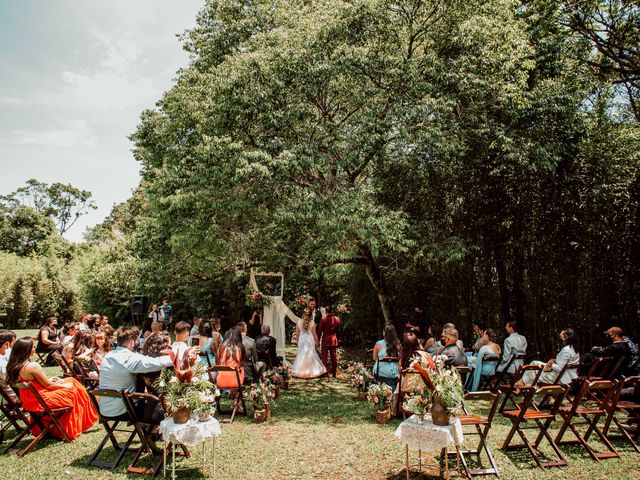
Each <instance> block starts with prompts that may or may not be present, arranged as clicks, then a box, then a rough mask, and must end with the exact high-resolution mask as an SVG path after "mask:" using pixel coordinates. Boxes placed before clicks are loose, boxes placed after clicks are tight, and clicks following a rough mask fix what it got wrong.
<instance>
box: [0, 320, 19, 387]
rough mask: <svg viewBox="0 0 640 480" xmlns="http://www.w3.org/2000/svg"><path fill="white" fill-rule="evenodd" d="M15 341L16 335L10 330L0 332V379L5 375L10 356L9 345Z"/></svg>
mask: <svg viewBox="0 0 640 480" xmlns="http://www.w3.org/2000/svg"><path fill="white" fill-rule="evenodd" d="M15 339H16V334H15V333H13V332H12V331H10V330H0V377H2V378H4V376H5V375H6V374H7V363H9V355H11V345H13V342H14V341H15Z"/></svg>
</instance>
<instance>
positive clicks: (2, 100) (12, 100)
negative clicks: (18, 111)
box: [0, 96, 24, 106]
mask: <svg viewBox="0 0 640 480" xmlns="http://www.w3.org/2000/svg"><path fill="white" fill-rule="evenodd" d="M23 104H24V100H22V99H21V98H16V97H6V96H0V105H4V106H16V105H23Z"/></svg>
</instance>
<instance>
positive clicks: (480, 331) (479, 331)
mask: <svg viewBox="0 0 640 480" xmlns="http://www.w3.org/2000/svg"><path fill="white" fill-rule="evenodd" d="M485 330H486V329H485V328H484V327H482V326H481V325H478V324H477V323H474V324H473V334H474V335H475V338H476V339H475V341H474V342H473V345H472V346H471V349H472V350H473V351H474V352H477V351H478V350H480V347H482V345H484V341H483V337H484V332H485Z"/></svg>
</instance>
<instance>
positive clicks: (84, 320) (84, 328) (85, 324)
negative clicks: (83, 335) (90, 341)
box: [78, 313, 92, 332]
mask: <svg viewBox="0 0 640 480" xmlns="http://www.w3.org/2000/svg"><path fill="white" fill-rule="evenodd" d="M90 318H92V317H91V314H90V313H87V314H86V315H83V316H82V317H80V322H78V330H80V331H81V332H89V331H91V329H90V328H89V319H90Z"/></svg>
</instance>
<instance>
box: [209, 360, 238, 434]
mask: <svg viewBox="0 0 640 480" xmlns="http://www.w3.org/2000/svg"><path fill="white" fill-rule="evenodd" d="M207 371H208V372H209V378H210V379H211V382H212V383H213V382H214V378H213V372H218V373H220V372H236V381H237V385H238V388H228V387H225V388H224V389H222V390H227V391H228V392H229V398H231V399H232V400H233V409H232V410H231V418H227V419H224V420H223V421H222V422H223V423H233V419H234V418H235V416H236V415H244V416H246V415H247V406H246V405H245V403H244V392H243V390H242V383H241V382H240V371H239V370H238V368H232V367H229V366H227V365H214V366H213V367H211V368H209V369H207ZM221 396H222V395H220V396H218V397H216V408H217V410H218V412H219V413H220V415H226V413H227V412H224V411H223V410H222V407H221V405H220V397H221Z"/></svg>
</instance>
